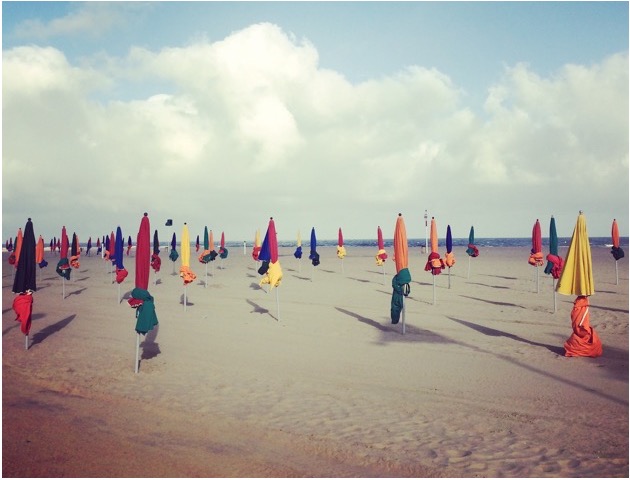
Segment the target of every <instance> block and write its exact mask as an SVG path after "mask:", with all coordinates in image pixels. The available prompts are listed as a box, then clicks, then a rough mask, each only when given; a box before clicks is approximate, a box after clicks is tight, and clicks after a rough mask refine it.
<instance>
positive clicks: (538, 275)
mask: <svg viewBox="0 0 630 480" xmlns="http://www.w3.org/2000/svg"><path fill="white" fill-rule="evenodd" d="M538 269H539V267H538V265H536V293H540V272H539V270H538Z"/></svg>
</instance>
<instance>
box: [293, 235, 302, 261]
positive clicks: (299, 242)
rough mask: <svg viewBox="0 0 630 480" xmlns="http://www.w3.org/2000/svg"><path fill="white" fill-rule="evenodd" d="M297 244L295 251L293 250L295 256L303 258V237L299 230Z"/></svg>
mask: <svg viewBox="0 0 630 480" xmlns="http://www.w3.org/2000/svg"><path fill="white" fill-rule="evenodd" d="M295 245H296V246H295V252H293V256H294V257H295V258H297V259H298V260H299V259H301V258H302V237H301V236H300V231H299V230H298V232H297V241H296V244H295Z"/></svg>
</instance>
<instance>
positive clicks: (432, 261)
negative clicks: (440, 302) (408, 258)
mask: <svg viewBox="0 0 630 480" xmlns="http://www.w3.org/2000/svg"><path fill="white" fill-rule="evenodd" d="M430 239H431V253H429V257H428V259H427V263H426V265H425V266H424V270H425V271H426V272H431V275H432V278H433V305H435V276H436V275H439V274H440V273H442V270H444V260H442V258H441V257H440V252H439V251H438V234H437V224H436V223H435V217H431V233H430Z"/></svg>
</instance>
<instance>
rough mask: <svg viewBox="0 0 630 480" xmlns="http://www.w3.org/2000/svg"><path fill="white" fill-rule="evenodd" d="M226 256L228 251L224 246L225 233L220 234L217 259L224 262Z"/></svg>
mask: <svg viewBox="0 0 630 480" xmlns="http://www.w3.org/2000/svg"><path fill="white" fill-rule="evenodd" d="M227 256H228V249H227V247H226V246H225V232H221V243H220V244H219V257H220V258H221V259H222V260H224V259H226V258H227Z"/></svg>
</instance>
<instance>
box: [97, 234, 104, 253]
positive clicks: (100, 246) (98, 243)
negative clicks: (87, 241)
mask: <svg viewBox="0 0 630 480" xmlns="http://www.w3.org/2000/svg"><path fill="white" fill-rule="evenodd" d="M102 251H103V245H102V244H101V239H100V238H97V239H96V254H97V255H100V253H101V252H102Z"/></svg>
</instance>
